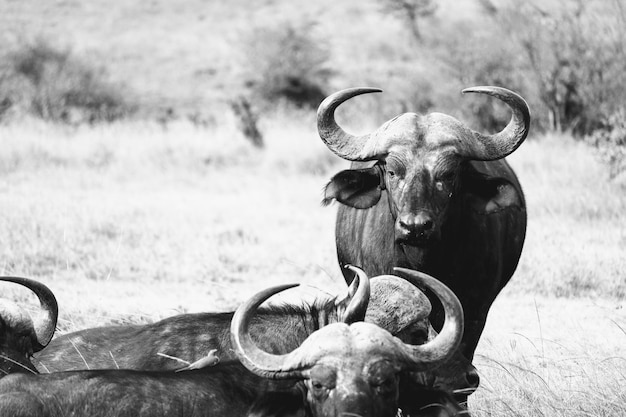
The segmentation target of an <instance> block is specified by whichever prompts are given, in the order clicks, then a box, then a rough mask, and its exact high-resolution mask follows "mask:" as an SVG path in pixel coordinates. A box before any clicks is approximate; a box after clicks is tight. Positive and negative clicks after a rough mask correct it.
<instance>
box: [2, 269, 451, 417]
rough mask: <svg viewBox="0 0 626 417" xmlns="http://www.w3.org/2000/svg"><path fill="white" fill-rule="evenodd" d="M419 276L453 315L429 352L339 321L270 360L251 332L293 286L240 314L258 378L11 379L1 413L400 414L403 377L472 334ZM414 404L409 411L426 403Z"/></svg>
mask: <svg viewBox="0 0 626 417" xmlns="http://www.w3.org/2000/svg"><path fill="white" fill-rule="evenodd" d="M415 279H418V280H420V281H421V283H422V284H423V285H424V286H426V287H427V288H429V289H430V290H431V291H432V292H433V293H434V294H436V296H437V297H439V298H440V299H441V302H442V304H443V306H444V311H445V323H444V326H443V329H442V331H441V333H439V335H437V336H436V337H435V338H434V339H432V340H429V341H428V342H426V343H425V344H422V345H408V344H405V343H403V342H402V341H400V340H399V339H397V338H394V337H393V336H391V334H389V333H388V332H387V331H385V330H383V329H380V328H379V327H378V326H375V325H373V324H369V323H363V322H358V323H354V324H348V323H333V324H329V325H328V326H326V327H323V328H322V329H320V330H317V331H315V332H313V333H312V334H311V335H310V336H309V337H308V338H306V339H305V340H304V342H303V343H302V344H301V345H300V346H299V347H297V348H296V349H295V350H294V351H292V352H289V353H286V354H273V353H269V352H267V351H265V350H263V349H260V348H259V347H258V346H257V345H256V341H255V340H254V338H253V337H252V335H251V334H250V327H251V322H253V314H254V313H255V311H256V309H257V307H258V306H259V305H260V304H261V303H262V302H263V301H264V300H266V299H267V298H269V297H270V296H271V295H273V294H275V293H277V292H279V291H282V290H284V289H286V288H289V287H291V286H281V287H277V288H272V289H269V290H265V291H263V292H261V293H259V294H258V295H256V296H255V297H253V298H252V299H251V300H249V301H248V302H247V303H245V304H244V305H242V306H241V307H240V308H239V309H238V310H237V312H235V314H234V316H233V320H232V326H231V338H232V346H234V348H235V350H236V355H237V357H239V358H240V359H241V360H242V362H243V363H244V364H245V366H246V367H247V368H248V369H250V370H252V373H250V372H247V371H245V369H243V368H242V366H241V364H240V363H238V362H236V361H229V362H224V363H220V364H217V365H216V366H213V367H207V368H203V369H199V370H192V371H186V372H150V371H130V370H95V371H68V372H57V373H52V374H45V375H32V374H20V375H9V376H7V377H5V378H4V379H2V380H1V381H0V415H3V416H4V415H7V416H9V415H10V416H14V417H20V416H30V417H56V416H66V415H89V416H92V417H120V416H129V417H130V416H137V417H142V416H146V417H147V416H150V417H158V416H170V415H176V416H180V417H185V416H194V417H203V416H204V417H210V416H223V415H229V416H233V417H236V416H240V415H241V416H243V415H256V416H295V415H298V416H320V417H321V416H328V417H330V416H346V415H360V416H380V417H386V416H389V417H393V416H395V415H396V411H397V408H398V406H399V405H400V406H401V405H403V404H402V403H400V402H399V395H400V379H401V378H402V374H403V373H406V372H409V371H424V370H427V369H430V368H432V367H434V366H436V365H437V364H439V363H440V362H442V361H445V360H447V359H448V358H449V357H450V355H452V354H453V353H454V351H455V350H456V348H457V347H458V344H459V343H460V340H461V337H462V329H463V314H462V309H461V306H460V304H459V301H458V299H456V297H455V296H454V294H453V293H452V292H451V291H450V290H449V289H447V288H446V287H445V286H444V285H443V284H441V283H440V282H438V281H437V280H435V279H433V278H432V277H428V276H423V275H416V277H415ZM344 317H345V316H344ZM354 318H355V316H354V315H353V316H352V319H354ZM352 319H351V320H352ZM407 401H408V403H407V404H406V405H405V407H406V408H407V409H409V410H410V409H411V408H412V407H414V406H415V404H416V403H417V402H418V401H417V399H416V398H414V397H412V398H408V399H407ZM415 407H417V406H415Z"/></svg>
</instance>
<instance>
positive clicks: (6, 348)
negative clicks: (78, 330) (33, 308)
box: [0, 276, 59, 378]
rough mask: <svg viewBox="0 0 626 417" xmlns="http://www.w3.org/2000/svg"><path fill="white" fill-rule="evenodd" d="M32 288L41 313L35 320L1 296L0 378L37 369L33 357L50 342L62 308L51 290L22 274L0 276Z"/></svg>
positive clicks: (0, 278) (4, 279)
mask: <svg viewBox="0 0 626 417" xmlns="http://www.w3.org/2000/svg"><path fill="white" fill-rule="evenodd" d="M0 281H5V282H13V283H16V284H19V285H23V286H24V287H26V288H28V289H30V290H31V291H33V292H34V293H35V295H37V297H38V298H39V302H40V303H41V307H42V310H43V311H42V314H41V315H40V316H39V318H38V319H37V320H36V321H35V322H34V323H33V320H32V319H31V317H30V315H29V314H28V313H27V312H26V311H24V310H23V309H22V308H21V307H19V306H17V305H16V304H15V303H13V302H11V301H8V300H3V299H0V378H1V377H3V376H4V375H7V374H10V373H15V372H36V371H37V370H36V369H35V367H34V366H33V364H32V362H31V356H32V355H33V353H34V352H38V351H40V350H41V349H43V348H44V347H46V345H47V344H48V342H50V339H52V336H53V335H54V330H55V327H56V323H57V317H58V313H59V309H58V306H57V301H56V298H55V297H54V294H53V293H52V291H50V290H49V289H48V287H46V286H45V285H43V284H41V283H40V282H37V281H34V280H31V279H28V278H20V277H4V276H3V277H0Z"/></svg>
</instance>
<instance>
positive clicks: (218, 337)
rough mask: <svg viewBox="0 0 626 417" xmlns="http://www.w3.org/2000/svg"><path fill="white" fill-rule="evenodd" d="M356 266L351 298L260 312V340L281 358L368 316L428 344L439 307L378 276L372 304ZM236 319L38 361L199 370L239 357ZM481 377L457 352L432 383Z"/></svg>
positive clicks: (83, 347) (180, 323) (65, 347)
mask: <svg viewBox="0 0 626 417" xmlns="http://www.w3.org/2000/svg"><path fill="white" fill-rule="evenodd" d="M348 269H350V270H352V271H353V272H356V273H357V274H358V276H359V277H360V279H357V280H354V281H353V283H352V285H351V286H350V289H349V291H348V296H347V297H340V296H337V297H330V296H328V297H318V298H317V299H316V300H315V301H314V302H311V303H301V304H300V305H297V306H296V305H273V306H268V307H265V308H262V309H260V310H259V311H258V313H257V314H256V316H255V320H254V321H253V323H252V335H253V337H254V338H255V340H256V342H257V343H258V344H259V345H260V346H262V347H263V348H264V349H267V350H269V351H271V352H273V353H284V352H288V351H290V350H293V349H295V348H296V347H297V346H298V345H299V344H300V343H302V341H303V340H304V339H305V338H306V337H307V336H309V335H310V334H311V333H313V332H314V331H315V330H318V329H320V328H321V327H323V326H325V325H327V324H329V323H333V322H338V321H348V322H351V321H356V320H362V319H363V317H365V320H366V321H369V322H371V323H374V324H376V325H378V326H380V327H382V328H384V329H386V330H388V331H390V332H391V333H392V334H393V335H395V336H398V337H400V338H401V339H402V340H403V341H405V342H407V343H411V344H420V343H424V342H425V341H427V340H428V337H429V329H430V328H431V325H430V321H429V319H428V316H429V314H430V310H431V306H430V303H429V302H428V299H426V297H425V296H424V294H423V293H422V292H421V291H419V290H417V288H416V287H414V286H413V285H411V284H410V283H409V282H407V281H406V280H405V279H401V278H399V277H396V276H391V275H388V276H380V277H374V278H372V279H371V291H372V297H371V298H370V301H369V305H368V304H367V302H366V300H367V299H368V298H369V294H370V280H369V279H368V277H367V275H366V274H364V273H363V271H362V270H360V269H358V268H354V267H349V268H348ZM407 278H410V277H407ZM366 306H368V307H367V309H366ZM407 306H410V308H407ZM418 306H419V307H418ZM232 316H233V313H232V312H229V313H199V314H182V315H177V316H173V317H169V318H166V319H164V320H161V321H158V322H156V323H152V324H147V325H131V326H109V327H99V328H92V329H86V330H81V331H77V332H74V333H70V334H66V335H63V336H61V337H57V338H55V339H54V340H53V341H52V342H51V343H50V344H49V345H48V347H47V348H46V349H44V350H43V351H41V352H40V353H39V354H37V355H36V358H35V360H34V362H35V364H36V365H38V366H39V368H40V370H42V371H46V372H56V371H67V370H79V369H107V368H117V367H119V368H124V369H141V370H179V369H181V368H183V367H184V365H181V363H180V362H179V361H177V360H175V358H179V359H182V360H185V361H186V362H188V363H192V364H194V365H193V366H192V367H197V366H202V365H204V364H209V365H210V364H213V363H214V362H215V361H217V360H221V361H224V360H229V359H233V358H234V357H235V356H234V353H233V349H232V346H231V345H230V337H229V327H230V322H231V320H232ZM431 333H432V332H431ZM420 378H425V377H420ZM476 378H477V374H476V370H475V369H474V367H473V366H472V365H471V363H469V362H468V361H467V360H465V359H464V358H462V357H461V356H460V355H455V356H454V357H453V358H451V359H450V360H449V361H447V362H446V363H444V364H442V366H441V367H440V368H439V369H437V370H436V371H434V372H432V373H430V374H429V375H428V378H426V380H425V382H427V383H428V384H429V385H431V386H433V387H436V388H437V389H438V390H444V391H454V390H467V389H469V390H473V389H475V388H476V384H475V382H474V381H475V380H476Z"/></svg>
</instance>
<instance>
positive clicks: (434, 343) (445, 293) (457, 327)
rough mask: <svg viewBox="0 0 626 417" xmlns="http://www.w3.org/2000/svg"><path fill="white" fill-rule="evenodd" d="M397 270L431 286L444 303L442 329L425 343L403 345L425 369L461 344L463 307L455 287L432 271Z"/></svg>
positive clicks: (447, 355)
mask: <svg viewBox="0 0 626 417" xmlns="http://www.w3.org/2000/svg"><path fill="white" fill-rule="evenodd" d="M393 270H394V271H395V272H397V273H399V274H400V275H401V276H402V277H403V278H405V279H407V280H409V281H411V283H413V284H414V285H422V286H424V287H426V288H428V289H429V290H431V291H432V292H433V293H434V294H435V296H436V297H437V298H439V300H441V304H442V305H443V309H444V313H445V323H444V325H443V328H442V329H441V332H440V333H439V334H438V335H437V336H436V337H435V338H434V339H433V340H431V341H429V342H426V343H425V344H423V345H417V346H412V345H406V344H404V345H403V350H404V351H405V353H407V354H408V355H409V356H410V357H411V360H412V363H411V365H412V366H413V367H415V369H417V370H423V369H424V368H428V367H430V366H432V365H434V364H436V363H438V362H440V361H443V360H445V359H447V358H448V357H449V356H450V355H452V354H453V353H454V351H456V349H457V348H458V347H459V344H460V343H461V339H462V338H463V308H462V307H461V303H460V302H459V299H458V298H457V297H456V295H454V293H453V292H452V290H451V289H450V288H448V287H447V286H445V285H444V284H443V283H442V282H441V281H439V280H437V279H435V278H433V277H431V276H430V275H427V274H424V273H423V272H418V271H414V270H412V269H406V268H393Z"/></svg>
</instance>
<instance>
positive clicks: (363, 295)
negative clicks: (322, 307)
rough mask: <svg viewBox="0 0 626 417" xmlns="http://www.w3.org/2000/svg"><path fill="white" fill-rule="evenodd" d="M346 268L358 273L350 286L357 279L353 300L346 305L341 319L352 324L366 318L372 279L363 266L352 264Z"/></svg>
mask: <svg viewBox="0 0 626 417" xmlns="http://www.w3.org/2000/svg"><path fill="white" fill-rule="evenodd" d="M346 268H348V269H350V270H351V271H353V272H354V273H356V277H355V279H354V280H353V281H352V284H350V287H352V285H354V284H355V281H357V287H356V290H355V292H354V295H353V296H352V300H350V303H349V304H348V307H346V311H344V312H343V314H342V315H341V321H342V322H344V323H348V324H350V323H354V322H356V321H363V320H365V312H366V311H367V305H368V304H369V301H370V279H369V277H368V276H367V274H366V273H365V272H364V271H363V270H362V269H361V268H357V267H356V266H352V265H346Z"/></svg>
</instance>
